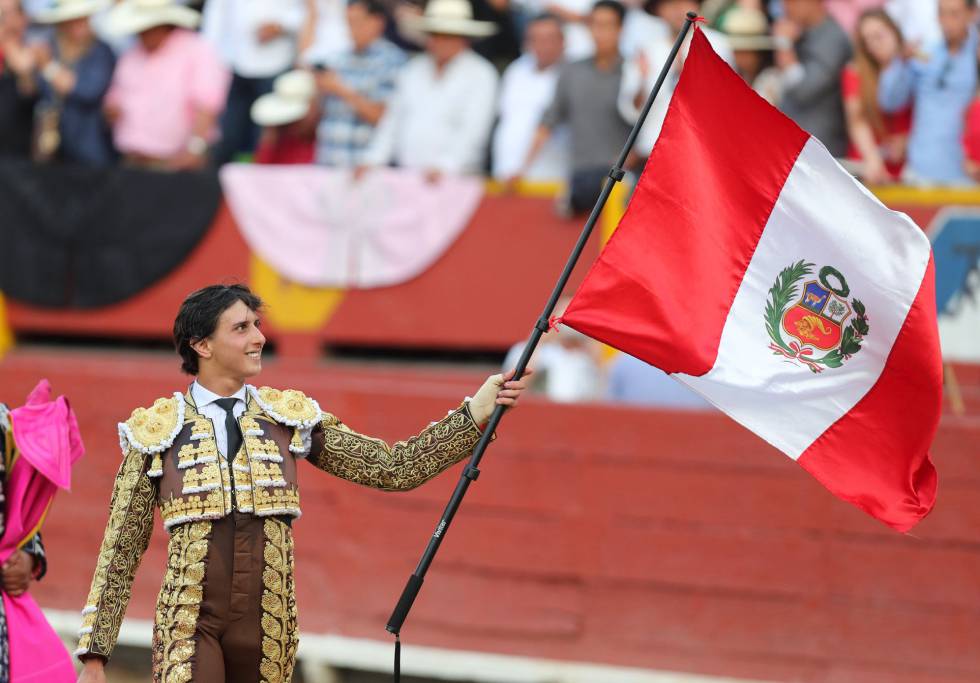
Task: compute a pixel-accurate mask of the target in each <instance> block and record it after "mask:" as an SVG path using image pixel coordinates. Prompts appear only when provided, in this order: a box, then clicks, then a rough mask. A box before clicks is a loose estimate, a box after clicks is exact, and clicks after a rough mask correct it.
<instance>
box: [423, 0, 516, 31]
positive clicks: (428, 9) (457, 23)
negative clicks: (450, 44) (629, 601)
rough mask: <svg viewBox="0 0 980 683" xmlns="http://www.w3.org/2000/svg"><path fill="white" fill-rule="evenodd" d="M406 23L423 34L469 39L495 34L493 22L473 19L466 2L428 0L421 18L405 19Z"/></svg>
mask: <svg viewBox="0 0 980 683" xmlns="http://www.w3.org/2000/svg"><path fill="white" fill-rule="evenodd" d="M406 23H408V24H409V26H410V27H411V28H415V29H417V30H419V31H423V32H424V33H443V34H448V35H452V36H468V37H471V38H482V37H484V36H492V35H493V34H494V33H496V32H497V25H496V24H494V23H493V22H491V21H476V20H474V19H473V8H472V7H471V6H470V3H469V2H468V0H429V4H427V5H426V6H425V12H424V13H423V14H422V16H421V17H413V18H411V19H407V20H406Z"/></svg>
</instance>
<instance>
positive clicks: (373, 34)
mask: <svg viewBox="0 0 980 683" xmlns="http://www.w3.org/2000/svg"><path fill="white" fill-rule="evenodd" d="M347 26H348V27H349V28H350V37H351V40H352V41H353V42H354V48H355V49H357V50H363V49H364V48H366V47H367V46H368V45H370V44H371V43H373V42H374V41H376V40H377V39H378V38H380V37H381V35H382V34H383V33H384V31H385V22H384V18H383V17H380V16H377V15H374V14H371V13H370V12H368V11H367V10H366V9H364V6H363V5H361V4H358V3H354V4H353V5H350V6H349V7H348V8H347Z"/></svg>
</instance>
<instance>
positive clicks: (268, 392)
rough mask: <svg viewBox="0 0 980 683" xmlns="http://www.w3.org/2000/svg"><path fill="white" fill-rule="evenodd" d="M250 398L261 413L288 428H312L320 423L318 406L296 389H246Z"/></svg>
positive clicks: (251, 387)
mask: <svg viewBox="0 0 980 683" xmlns="http://www.w3.org/2000/svg"><path fill="white" fill-rule="evenodd" d="M248 390H249V393H251V394H252V398H254V399H255V402H256V403H258V404H259V407H260V408H262V412H264V413H265V414H266V415H268V416H269V417H271V418H272V419H273V420H275V421H276V422H279V423H281V424H285V425H289V426H290V427H305V428H310V427H313V426H314V425H315V424H316V423H318V422H319V421H320V406H319V404H318V403H317V402H316V401H314V400H313V399H312V398H310V397H309V396H307V395H306V394H304V393H303V392H302V391H297V390H296V389H283V390H280V389H273V388H272V387H260V388H258V389H256V388H255V387H253V386H251V385H250V386H249V387H248Z"/></svg>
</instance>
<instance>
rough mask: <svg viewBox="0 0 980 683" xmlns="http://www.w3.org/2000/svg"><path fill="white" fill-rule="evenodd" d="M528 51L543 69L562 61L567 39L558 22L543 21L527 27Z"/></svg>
mask: <svg viewBox="0 0 980 683" xmlns="http://www.w3.org/2000/svg"><path fill="white" fill-rule="evenodd" d="M525 40H526V41H527V51H528V52H530V53H531V54H532V55H534V60H535V61H536V62H537V64H538V66H539V67H541V68H547V67H549V66H551V65H552V64H555V63H556V62H558V60H560V59H561V56H562V54H563V53H564V51H565V38H564V36H563V35H562V32H561V26H560V25H559V24H558V22H557V21H551V20H547V19H542V20H540V21H535V22H532V23H531V25H530V26H528V27H527V38H526V39H525Z"/></svg>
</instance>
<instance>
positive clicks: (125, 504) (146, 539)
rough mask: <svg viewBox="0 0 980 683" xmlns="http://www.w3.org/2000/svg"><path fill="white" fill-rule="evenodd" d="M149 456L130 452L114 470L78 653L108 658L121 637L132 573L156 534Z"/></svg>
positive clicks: (131, 450) (77, 654)
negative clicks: (107, 518) (110, 494)
mask: <svg viewBox="0 0 980 683" xmlns="http://www.w3.org/2000/svg"><path fill="white" fill-rule="evenodd" d="M149 457H150V456H149V455H148V454H146V453H143V452H141V451H139V450H137V449H135V448H131V449H129V450H128V451H127V453H126V457H125V458H124V459H123V462H122V465H121V466H120V468H119V473H118V474H117V475H116V482H115V485H114V487H113V490H112V502H111V503H110V505H109V523H108V524H107V525H106V530H105V536H104V537H103V539H102V548H101V549H100V550H99V560H98V563H97V564H96V566H95V576H93V577H92V588H91V590H90V591H89V595H88V600H87V601H86V603H85V609H83V610H82V628H81V630H80V631H79V636H80V638H79V641H78V649H77V650H76V651H75V655H76V656H78V657H81V656H83V655H88V654H93V655H100V656H102V657H105V658H106V659H108V658H109V656H110V655H111V654H112V649H113V647H114V646H115V644H116V638H117V637H118V636H119V627H120V626H121V625H122V620H123V615H124V614H125V612H126V606H127V604H128V603H129V596H130V593H131V591H132V588H133V577H134V576H135V574H136V568H137V567H138V566H139V563H140V560H141V559H142V557H143V553H144V552H146V548H147V546H148V545H149V543H150V535H151V534H152V533H153V504H154V498H155V494H156V491H155V488H154V485H153V482H152V481H151V480H150V478H149V477H148V476H147V474H146V468H147V460H148V459H149Z"/></svg>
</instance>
